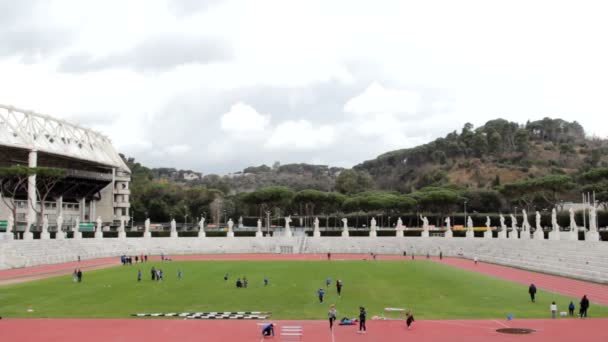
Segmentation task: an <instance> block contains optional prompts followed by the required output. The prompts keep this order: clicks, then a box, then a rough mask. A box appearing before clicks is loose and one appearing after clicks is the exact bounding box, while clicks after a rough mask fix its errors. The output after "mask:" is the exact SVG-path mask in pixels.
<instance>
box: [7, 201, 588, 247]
mask: <svg viewBox="0 0 608 342" xmlns="http://www.w3.org/2000/svg"><path fill="white" fill-rule="evenodd" d="M522 217H523V221H522V225H521V227H520V228H518V226H517V224H518V223H517V218H516V217H515V216H514V215H513V214H511V215H510V218H511V228H510V231H509V228H508V227H507V225H506V223H505V217H504V216H503V215H502V214H501V215H500V227H496V228H493V227H492V222H491V220H490V217H489V216H486V230H485V232H484V237H485V238H492V230H493V229H496V230H497V231H498V238H503V239H504V238H507V237H509V238H511V239H518V238H521V239H530V238H531V235H530V234H531V233H532V237H533V238H534V239H539V240H542V239H544V232H543V227H542V226H541V215H540V213H539V212H538V211H537V212H536V215H535V229H534V232H532V227H531V225H530V223H529V222H528V213H527V212H526V210H522ZM596 218H597V212H596V209H595V208H593V207H592V208H591V209H590V210H589V222H590V224H589V231H586V234H587V236H586V237H585V239H586V240H595V241H597V240H599V233H598V230H597V224H596V222H597V219H596ZM284 219H285V227H284V232H283V235H284V236H287V237H289V236H293V232H292V230H291V226H290V224H291V222H292V219H291V216H287V217H285V218H284ZM420 219H421V221H422V233H421V237H423V238H427V237H429V235H430V224H429V220H428V218H427V217H425V216H420ZM342 224H343V227H342V236H343V237H348V236H349V227H348V219H346V218H343V219H342ZM170 225H171V231H170V237H171V238H177V237H178V233H177V224H176V222H175V219H173V220H171V224H170ZM13 226H14V221H13V217H12V215H9V219H8V222H7V233H11V232H12V229H13ZM62 226H63V218H62V216H58V217H57V227H62ZM79 226H80V221H79V219H78V218H76V222H75V224H74V225H73V228H72V231H73V233H74V238H75V239H80V238H82V233H81V232H80V231H79V229H78V227H79ZM198 226H199V233H198V236H199V237H205V236H206V235H205V218H204V217H203V218H201V220H200V221H199V222H198ZM238 226H239V228H242V227H243V219H242V218H239V222H238ZM48 227H49V222H48V218H47V217H46V216H45V217H44V218H43V222H42V231H41V235H40V238H41V239H43V240H47V239H49V238H50V233H49V231H48ZM233 228H234V222H233V221H232V219H230V220H228V232H227V236H228V237H234V230H233ZM377 229H378V227H377V222H376V219H375V218H372V219H371V222H370V235H369V236H370V237H376V236H377ZM405 229H407V228H406V226H404V225H403V221H402V220H401V218H399V219H398V220H397V224H396V226H395V231H396V236H397V237H403V236H404V234H403V231H404V230H405ZM442 231H444V236H445V237H447V238H451V237H453V232H452V225H451V221H450V218H449V217H447V218H446V219H445V229H442ZM518 231H519V233H520V235H521V237H519V236H518ZM569 231H570V234H569V239H572V240H578V231H579V227H578V225H577V224H576V220H575V215H574V210H572V209H570V226H569ZM7 236H8V238H9V239H10V238H12V234H7ZM262 236H263V232H262V220H260V219H258V221H257V231H256V237H262ZM320 236H321V232H320V230H319V219H318V218H315V220H314V230H313V237H320ZM151 237H152V234H151V232H150V219H146V221H145V223H144V238H151ZM466 237H467V238H473V237H474V229H473V219H472V218H471V217H470V216H469V217H468V218H467V222H466ZM55 238H56V239H60V240H61V239H65V232H64V231H62V230H59V231H58V232H57V233H56V237H55ZM95 238H97V239H101V238H103V232H102V220H101V218H100V217H98V218H97V221H96V226H95ZM118 238H122V239H124V238H126V230H125V221H124V220H121V221H120V225H119V227H118ZM549 239H550V240H560V239H561V233H560V227H559V225H558V222H557V212H556V210H555V209H553V210H552V212H551V230H550V231H549Z"/></svg>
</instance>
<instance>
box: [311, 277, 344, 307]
mask: <svg viewBox="0 0 608 342" xmlns="http://www.w3.org/2000/svg"><path fill="white" fill-rule="evenodd" d="M330 284H331V278H330V277H327V279H325V287H329V285H330ZM342 286H344V283H343V282H342V280H340V279H338V280H336V291H337V292H338V297H342ZM317 294H318V295H319V303H323V298H324V297H325V290H324V289H323V288H322V287H321V288H319V290H317Z"/></svg>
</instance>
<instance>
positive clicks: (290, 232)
mask: <svg viewBox="0 0 608 342" xmlns="http://www.w3.org/2000/svg"><path fill="white" fill-rule="evenodd" d="M285 236H286V237H292V236H293V232H292V231H291V229H289V230H286V231H285Z"/></svg>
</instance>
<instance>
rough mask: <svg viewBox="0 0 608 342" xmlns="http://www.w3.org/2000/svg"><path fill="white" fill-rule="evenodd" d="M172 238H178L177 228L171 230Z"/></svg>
mask: <svg viewBox="0 0 608 342" xmlns="http://www.w3.org/2000/svg"><path fill="white" fill-rule="evenodd" d="M170 237H171V238H172V239H177V237H178V235H177V230H172V231H171V236H170Z"/></svg>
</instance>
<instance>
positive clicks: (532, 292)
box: [528, 284, 536, 303]
mask: <svg viewBox="0 0 608 342" xmlns="http://www.w3.org/2000/svg"><path fill="white" fill-rule="evenodd" d="M528 293H529V294H530V299H531V300H532V303H534V302H535V297H536V285H534V284H530V287H529V288H528Z"/></svg>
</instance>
